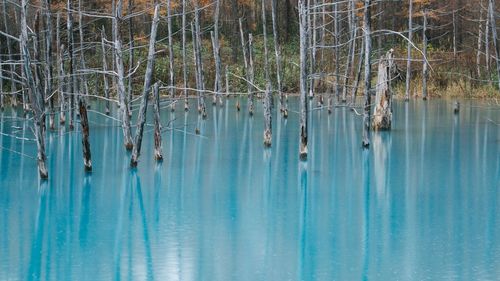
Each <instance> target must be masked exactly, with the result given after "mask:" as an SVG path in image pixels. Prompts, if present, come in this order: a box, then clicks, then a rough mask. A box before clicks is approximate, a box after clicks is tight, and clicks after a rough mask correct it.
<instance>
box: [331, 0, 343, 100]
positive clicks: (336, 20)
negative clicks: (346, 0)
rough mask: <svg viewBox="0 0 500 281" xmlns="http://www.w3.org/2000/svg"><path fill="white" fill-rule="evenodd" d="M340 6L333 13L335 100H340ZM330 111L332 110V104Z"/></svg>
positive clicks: (336, 6)
mask: <svg viewBox="0 0 500 281" xmlns="http://www.w3.org/2000/svg"><path fill="white" fill-rule="evenodd" d="M338 6H339V4H338V2H335V4H334V6H333V7H334V12H333V17H334V19H333V29H334V39H335V40H334V42H335V43H334V44H335V89H334V90H335V99H336V100H337V102H338V101H339V100H340V90H339V88H340V83H339V81H340V26H339V25H340V20H339V17H340V15H339V7H338ZM329 109H330V110H331V102H330V106H329Z"/></svg>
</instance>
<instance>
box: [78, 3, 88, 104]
mask: <svg viewBox="0 0 500 281" xmlns="http://www.w3.org/2000/svg"><path fill="white" fill-rule="evenodd" d="M78 33H79V34H80V69H87V66H86V63H85V46H84V37H83V14H82V0H78ZM79 77H80V87H81V89H80V90H79V92H80V93H82V92H83V93H84V94H85V98H88V95H89V84H88V81H87V75H84V74H82V75H80V76H79Z"/></svg>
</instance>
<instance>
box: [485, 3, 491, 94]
mask: <svg viewBox="0 0 500 281" xmlns="http://www.w3.org/2000/svg"><path fill="white" fill-rule="evenodd" d="M488 5H489V2H488ZM487 9H488V10H487V12H486V29H485V31H484V48H485V50H484V59H485V63H484V64H485V65H486V74H487V75H488V80H489V84H490V85H491V69H490V10H489V8H487Z"/></svg>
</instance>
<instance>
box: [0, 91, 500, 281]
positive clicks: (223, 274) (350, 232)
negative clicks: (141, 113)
mask: <svg viewBox="0 0 500 281" xmlns="http://www.w3.org/2000/svg"><path fill="white" fill-rule="evenodd" d="M235 102H236V100H235V99H230V100H228V101H227V103H226V105H225V106H224V107H223V108H219V107H217V108H212V107H209V111H208V113H209V117H208V119H207V120H205V121H204V122H200V121H199V120H198V116H197V114H196V113H195V112H194V111H192V112H191V113H189V114H187V115H186V114H185V113H184V111H183V110H182V108H181V105H179V106H178V108H177V111H176V112H175V113H174V114H172V113H170V110H168V109H165V110H163V112H162V119H163V123H164V125H165V126H166V124H167V123H168V122H170V123H171V126H170V128H171V129H167V130H166V131H165V133H164V134H163V152H164V158H165V161H164V162H163V163H162V164H156V163H155V161H154V160H153V138H152V135H153V134H152V127H146V133H145V137H144V141H143V150H142V156H141V159H140V160H141V161H140V163H139V167H138V169H137V170H135V171H133V170H130V169H129V168H128V165H129V157H130V156H129V155H128V154H127V153H126V152H125V151H124V148H123V145H122V133H121V129H120V127H119V123H117V122H116V121H114V120H111V119H106V118H104V117H103V116H101V115H99V114H97V113H95V112H89V116H90V121H91V146H92V157H93V166H94V172H93V173H92V174H90V175H85V174H84V172H83V161H82V152H81V139H80V136H79V134H78V133H75V132H69V131H64V130H62V131H59V132H52V133H50V134H49V137H48V140H47V142H48V143H47V149H48V155H49V158H48V166H49V176H50V180H49V181H48V182H47V183H45V184H40V183H39V180H38V175H37V168H36V163H35V161H34V159H33V158H32V157H34V156H35V154H36V151H35V149H36V146H35V143H34V142H33V141H32V138H33V135H32V133H31V132H30V130H29V126H30V124H29V123H25V122H23V121H22V120H19V119H15V118H12V116H13V115H14V113H13V111H12V110H11V109H7V110H6V111H5V112H4V113H1V115H0V116H1V117H0V118H1V123H0V126H1V132H2V135H0V146H1V149H0V280H426V279H429V280H498V278H499V276H500V190H499V189H500V125H498V124H497V123H500V110H499V108H498V106H497V107H493V106H490V105H487V104H486V103H483V102H470V101H464V102H462V111H461V112H460V114H459V115H458V116H455V115H454V114H453V112H452V111H453V105H452V103H451V102H450V101H429V102H427V103H425V102H421V101H412V102H411V103H409V104H405V103H404V102H396V104H395V108H394V111H395V112H394V113H395V119H394V128H393V130H392V131H391V132H390V133H374V134H373V135H372V144H371V148H370V150H368V151H363V150H362V149H361V141H360V140H361V136H360V133H361V119H360V117H359V116H357V115H356V114H354V113H353V112H351V111H350V110H349V109H345V108H338V109H336V110H335V111H334V112H333V113H332V114H331V115H328V113H327V112H326V111H325V110H323V111H320V110H315V111H312V112H311V113H310V118H311V121H310V126H311V127H310V137H309V142H310V147H309V160H308V161H307V162H305V163H300V162H299V160H298V156H299V154H298V150H299V149H298V140H299V138H298V136H299V132H298V115H297V114H295V113H293V111H297V110H298V103H297V102H296V100H293V99H292V100H291V101H290V108H291V113H290V116H289V118H288V120H284V119H281V118H278V119H276V118H275V120H273V130H274V131H273V147H272V148H271V149H268V150H266V149H264V148H263V144H262V136H263V118H262V107H261V106H260V105H259V106H258V107H257V112H256V114H255V116H254V117H253V118H250V117H249V116H248V114H247V113H246V111H243V110H242V111H241V112H239V113H238V112H237V111H236V109H235ZM242 102H243V104H242V109H244V108H246V105H245V104H244V101H242ZM96 108H97V109H98V110H100V111H101V112H103V111H104V110H103V105H94V107H93V109H96ZM275 117H276V115H275ZM149 120H151V119H149ZM495 122H496V123H495ZM196 127H200V129H201V135H200V136H196V135H195V134H194V131H195V128H196ZM23 129H24V130H23ZM23 132H24V133H23ZM5 134H10V135H12V134H13V135H15V136H16V137H17V138H13V137H11V136H7V135H5Z"/></svg>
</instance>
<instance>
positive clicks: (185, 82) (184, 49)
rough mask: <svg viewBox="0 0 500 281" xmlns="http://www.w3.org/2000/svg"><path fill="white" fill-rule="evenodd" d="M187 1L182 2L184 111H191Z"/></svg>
mask: <svg viewBox="0 0 500 281" xmlns="http://www.w3.org/2000/svg"><path fill="white" fill-rule="evenodd" d="M186 47H187V46H186V0H182V77H183V83H184V84H183V86H184V111H188V110H189V101H188V90H187V80H188V73H187V55H186Z"/></svg>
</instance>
